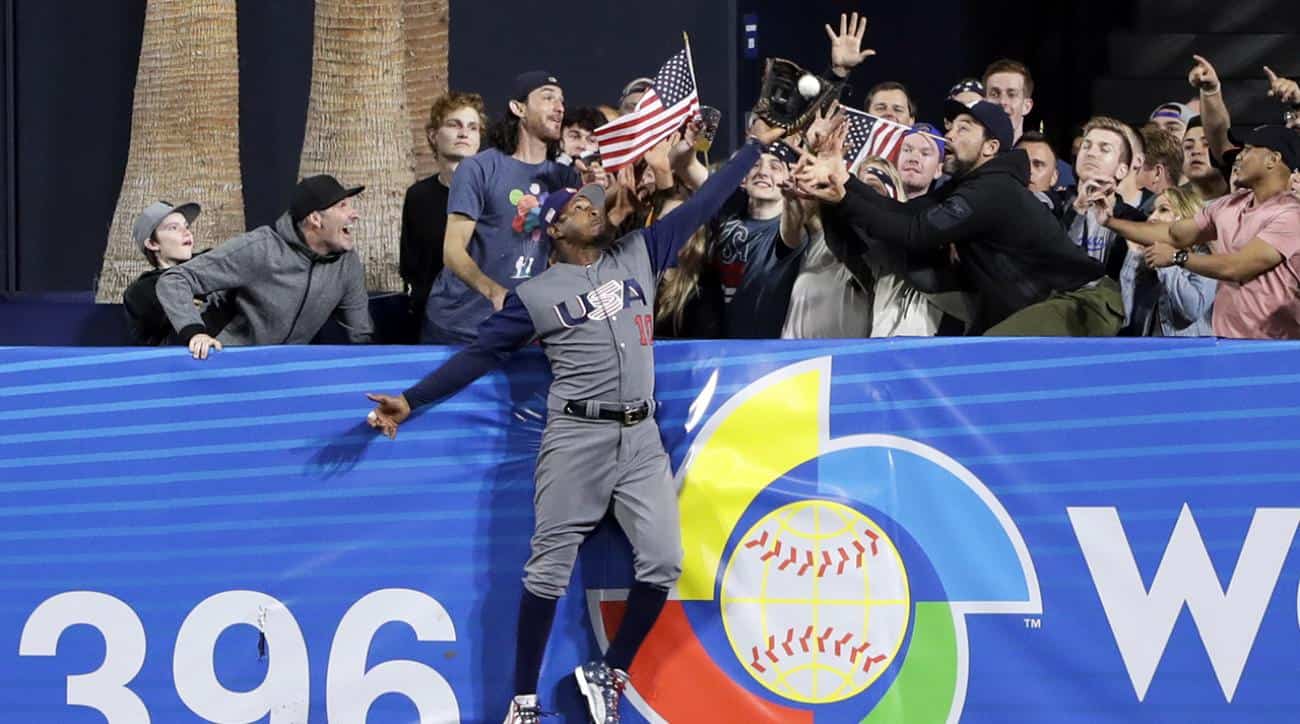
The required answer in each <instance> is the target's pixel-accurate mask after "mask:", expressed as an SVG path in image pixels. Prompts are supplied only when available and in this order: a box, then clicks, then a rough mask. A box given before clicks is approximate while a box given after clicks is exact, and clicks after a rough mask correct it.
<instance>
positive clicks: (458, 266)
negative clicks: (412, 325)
mask: <svg viewBox="0 0 1300 724" xmlns="http://www.w3.org/2000/svg"><path fill="white" fill-rule="evenodd" d="M563 121H564V91H563V90H562V89H561V88H560V83H559V81H558V80H556V79H555V77H554V76H552V75H551V74H549V73H547V72H546V71H541V70H534V71H529V72H527V73H523V74H521V75H520V76H518V77H517V78H515V85H514V93H513V95H512V97H511V99H510V101H509V104H508V106H507V108H506V113H505V116H504V117H503V118H502V119H501V120H499V121H497V123H496V124H494V125H493V126H492V128H491V129H490V130H489V133H488V136H489V138H488V140H489V141H490V142H491V143H492V145H493V148H490V149H488V150H486V151H483V152H482V153H479V154H478V155H476V156H471V157H470V158H467V159H465V160H464V161H463V162H461V164H460V167H459V168H457V169H456V173H455V175H454V176H453V177H452V182H451V194H450V196H449V198H448V201H447V235H446V241H445V244H444V248H443V261H444V263H445V264H446V266H445V268H444V269H443V270H442V272H441V273H439V274H438V277H437V279H435V280H434V283H433V289H432V291H431V292H430V293H429V302H428V305H427V307H426V320H425V326H424V332H423V334H422V339H423V340H424V341H426V342H434V343H438V344H463V343H466V342H470V341H473V339H474V337H475V335H476V334H477V330H478V325H479V324H480V323H481V322H482V321H483V320H484V319H487V317H488V315H490V314H491V313H492V312H493V310H496V309H500V308H501V305H502V304H503V303H504V301H505V298H506V293H507V292H508V291H509V290H511V289H513V288H515V287H516V286H518V285H519V283H520V282H521V281H523V280H525V279H529V278H531V277H532V276H533V275H534V274H537V273H538V272H540V271H541V270H542V269H543V268H545V267H546V259H547V256H548V255H549V254H550V244H549V242H548V241H547V240H546V239H544V238H543V236H542V233H541V229H540V226H539V222H538V220H537V214H538V212H539V209H540V207H541V205H542V203H543V201H544V200H545V198H546V195H547V194H548V193H549V192H550V191H552V190H554V189H557V188H565V187H569V186H579V185H581V182H582V180H581V179H580V178H579V176H578V173H577V172H576V171H575V170H573V169H572V168H570V167H568V166H563V165H561V164H558V163H555V162H554V161H550V160H548V152H549V147H550V146H551V145H552V144H556V143H558V141H559V140H560V130H561V125H562V123H563Z"/></svg>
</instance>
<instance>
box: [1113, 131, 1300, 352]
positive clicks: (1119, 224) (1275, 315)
mask: <svg viewBox="0 0 1300 724" xmlns="http://www.w3.org/2000/svg"><path fill="white" fill-rule="evenodd" d="M1229 138H1230V139H1231V141H1232V142H1233V143H1234V144H1236V145H1237V146H1240V147H1242V150H1241V152H1240V154H1239V156H1238V161H1237V163H1238V170H1237V179H1238V183H1239V184H1240V185H1243V186H1245V187H1246V188H1243V189H1241V190H1240V191H1235V192H1233V193H1231V194H1229V195H1227V196H1224V197H1222V198H1219V199H1217V200H1215V201H1214V202H1213V203H1211V204H1210V205H1209V206H1207V207H1205V208H1204V209H1202V210H1201V212H1200V213H1199V214H1197V215H1196V217H1195V218H1193V219H1185V220H1183V221H1176V222H1174V223H1172V224H1154V223H1135V222H1131V221H1123V220H1121V219H1116V218H1113V217H1111V216H1110V212H1109V209H1107V208H1106V201H1105V200H1104V199H1101V198H1099V199H1097V200H1096V201H1095V204H1096V206H1097V207H1098V213H1099V214H1102V215H1103V217H1104V218H1105V220H1104V221H1103V222H1102V223H1104V224H1105V225H1106V226H1107V227H1108V228H1110V229H1114V230H1115V231H1116V232H1118V233H1119V234H1120V235H1121V236H1123V237H1124V238H1126V239H1129V240H1130V241H1134V242H1136V243H1138V244H1142V245H1145V246H1146V247H1147V248H1146V250H1145V252H1144V253H1145V256H1146V260H1147V263H1148V264H1149V265H1151V266H1153V267H1156V268H1160V267H1166V266H1170V265H1172V264H1177V265H1178V266H1182V267H1186V268H1187V269H1188V270H1189V271H1191V272H1194V273H1196V274H1201V275H1203V276H1207V277H1213V278H1215V279H1218V280H1220V284H1219V289H1218V292H1217V294H1216V295H1215V298H1214V315H1213V323H1214V333H1215V334H1216V335H1217V336H1220V337H1237V338H1247V339H1300V200H1297V199H1296V197H1294V196H1292V195H1291V194H1289V193H1287V187H1288V184H1289V183H1290V177H1291V173H1292V172H1293V171H1295V170H1296V169H1297V168H1300V134H1298V133H1296V131H1294V130H1291V129H1289V128H1286V127H1284V126H1258V127H1256V128H1252V129H1238V128H1234V129H1232V131H1231V132H1229ZM1211 242H1212V243H1211ZM1206 243H1210V244H1211V250H1212V251H1213V252H1214V253H1212V254H1192V253H1190V251H1189V250H1190V248H1191V247H1192V246H1194V245H1196V244H1206Z"/></svg>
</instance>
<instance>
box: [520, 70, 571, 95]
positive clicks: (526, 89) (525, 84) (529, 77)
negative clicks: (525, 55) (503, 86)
mask: <svg viewBox="0 0 1300 724" xmlns="http://www.w3.org/2000/svg"><path fill="white" fill-rule="evenodd" d="M544 85H553V86H558V85H560V81H558V80H556V79H555V76H553V75H551V74H550V73H548V72H547V71H544V70H530V71H528V72H527V73H520V74H519V75H517V76H515V91H514V93H515V94H514V95H513V96H511V98H514V99H515V100H517V101H526V100H528V94H529V93H532V92H533V91H535V90H537V89H538V88H541V87H542V86H544Z"/></svg>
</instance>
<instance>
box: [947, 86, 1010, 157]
mask: <svg viewBox="0 0 1300 724" xmlns="http://www.w3.org/2000/svg"><path fill="white" fill-rule="evenodd" d="M962 114H966V115H968V116H970V117H971V118H974V119H975V121H976V122H977V123H979V124H980V125H981V126H984V130H985V131H987V132H988V135H989V137H990V138H994V139H996V140H997V142H998V152H999V153H1006V152H1007V151H1010V150H1011V142H1012V141H1013V140H1015V130H1014V129H1012V127H1011V117H1010V116H1008V115H1007V112H1006V111H1004V110H1002V106H1000V105H998V104H996V103H989V102H988V101H976V102H975V103H974V104H972V105H970V106H967V105H966V104H965V103H962V102H961V101H955V100H953V99H951V98H949V99H948V100H946V101H944V102H943V119H944V120H945V121H951V120H953V119H954V118H956V117H957V116H960V115H962Z"/></svg>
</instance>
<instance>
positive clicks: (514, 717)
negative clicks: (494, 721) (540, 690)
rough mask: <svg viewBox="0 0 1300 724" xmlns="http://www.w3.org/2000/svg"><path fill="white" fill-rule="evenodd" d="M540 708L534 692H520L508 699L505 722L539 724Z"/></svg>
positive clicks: (510, 723) (540, 717)
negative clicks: (508, 708) (508, 707)
mask: <svg viewBox="0 0 1300 724" xmlns="http://www.w3.org/2000/svg"><path fill="white" fill-rule="evenodd" d="M541 721H542V710H541V708H540V707H538V706H537V695H536V694H520V695H519V696H516V697H515V698H514V699H511V700H510V710H509V711H507V712H506V721H505V724H541Z"/></svg>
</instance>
